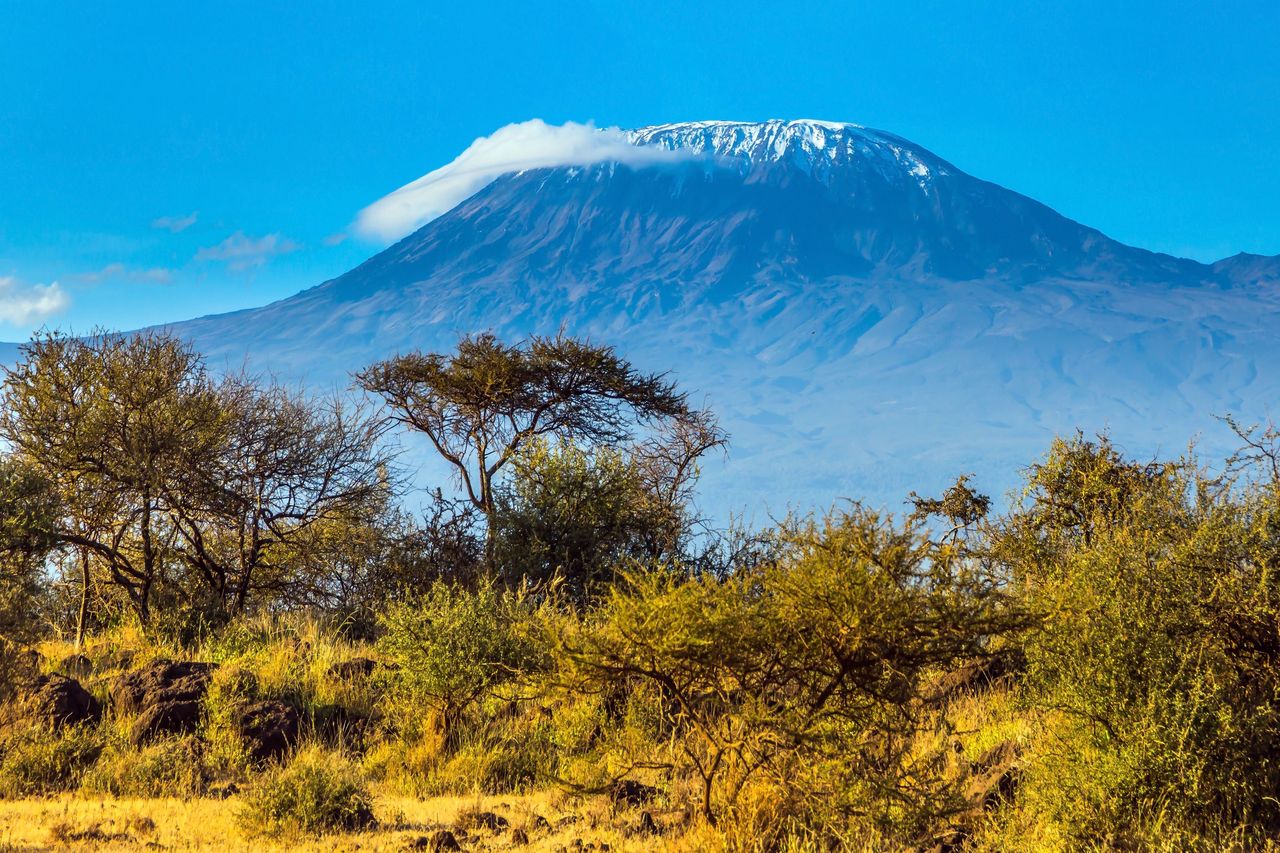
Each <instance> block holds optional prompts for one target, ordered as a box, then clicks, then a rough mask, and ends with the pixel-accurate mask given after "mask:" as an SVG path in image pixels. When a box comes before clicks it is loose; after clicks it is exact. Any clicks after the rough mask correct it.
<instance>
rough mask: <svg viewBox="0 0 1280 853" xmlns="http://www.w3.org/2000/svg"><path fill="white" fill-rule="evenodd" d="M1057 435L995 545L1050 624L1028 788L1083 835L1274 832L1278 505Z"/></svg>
mask: <svg viewBox="0 0 1280 853" xmlns="http://www.w3.org/2000/svg"><path fill="white" fill-rule="evenodd" d="M1278 494H1280V493H1278V492H1277V490H1276V489H1275V488H1274V487H1273V486H1272V485H1271V484H1263V485H1261V486H1249V485H1247V484H1246V485H1243V486H1239V487H1236V486H1233V484H1231V483H1230V482H1229V481H1224V480H1221V479H1210V478H1208V477H1206V476H1205V475H1204V474H1203V473H1202V472H1201V471H1200V470H1199V468H1198V467H1197V465H1196V463H1195V462H1194V460H1189V459H1188V460H1183V461H1179V462H1175V463H1168V464H1143V463H1135V462H1132V461H1129V460H1127V459H1125V458H1123V456H1122V455H1121V454H1120V453H1119V452H1118V451H1117V450H1116V449H1115V448H1114V447H1113V446H1112V445H1111V444H1110V443H1109V442H1108V441H1107V440H1106V439H1102V440H1100V441H1098V442H1096V443H1095V442H1088V441H1084V440H1083V439H1081V438H1077V439H1075V440H1073V441H1060V442H1057V443H1055V445H1054V447H1053V449H1052V451H1051V452H1050V454H1049V456H1048V457H1047V458H1046V459H1045V461H1044V462H1043V463H1041V464H1040V465H1037V466H1036V467H1035V468H1033V469H1032V472H1031V477H1030V482H1029V486H1028V490H1027V494H1026V499H1025V501H1024V504H1023V506H1022V508H1021V509H1020V510H1019V512H1017V513H1015V514H1014V515H1013V516H1012V517H1011V518H1010V520H1009V521H1008V523H1007V524H1006V526H1005V529H1004V530H1003V531H1002V533H1001V536H1000V539H999V540H998V541H997V543H996V553H997V554H998V555H999V557H1000V559H1001V560H1002V561H1003V562H1005V563H1006V564H1007V565H1008V566H1009V567H1010V571H1011V573H1012V574H1013V575H1014V576H1015V577H1017V578H1018V579H1019V583H1020V589H1021V593H1022V597H1023V599H1024V601H1025V602H1026V603H1027V605H1028V606H1029V607H1030V608H1032V609H1033V610H1034V611H1035V612H1036V613H1038V614H1039V617H1040V619H1039V622H1040V625H1041V628H1040V629H1039V630H1037V631H1035V632H1034V633H1033V634H1032V635H1031V636H1030V637H1029V638H1028V640H1027V649H1026V652H1027V658H1028V661H1029V666H1030V670H1029V673H1028V700H1029V701H1030V703H1031V704H1032V707H1033V708H1034V709H1036V710H1038V711H1040V712H1042V714H1043V717H1042V719H1044V720H1045V721H1046V722H1047V724H1048V729H1047V730H1046V731H1044V732H1043V733H1042V734H1041V736H1040V737H1039V738H1038V741H1039V743H1038V748H1037V749H1036V750H1034V752H1035V755H1034V761H1033V763H1032V767H1031V768H1030V775H1029V784H1028V785H1027V786H1026V787H1027V792H1026V793H1027V796H1028V798H1029V801H1030V803H1031V804H1032V805H1033V807H1034V808H1036V809H1038V810H1039V811H1040V812H1041V814H1042V815H1043V816H1044V817H1045V818H1046V819H1048V820H1050V821H1053V822H1055V823H1057V824H1058V825H1059V826H1060V827H1062V830H1063V832H1064V833H1066V834H1067V835H1068V837H1070V838H1071V839H1072V840H1073V842H1074V843H1075V844H1080V845H1116V844H1120V845H1125V844H1131V845H1137V846H1139V847H1141V846H1143V844H1144V843H1145V842H1144V841H1143V839H1148V838H1150V837H1151V833H1152V831H1153V827H1159V831H1158V834H1159V835H1160V836H1164V837H1172V835H1174V834H1177V833H1189V834H1190V835H1189V837H1194V836H1196V835H1197V834H1198V833H1201V832H1206V833H1210V834H1211V835H1212V834H1213V833H1216V832H1218V828H1221V827H1249V830H1248V831H1249V832H1257V833H1259V834H1261V835H1266V836H1271V835H1274V833H1275V832H1276V831H1280V803H1277V801H1276V800H1275V799H1274V798H1273V795H1274V792H1275V791H1276V790H1277V789H1278V788H1280V761H1277V760H1276V756H1277V755H1280V700H1278V699H1277V697H1280V639H1278V638H1280V577H1277V576H1276V573H1275V571H1274V566H1276V565H1277V564H1280V535H1278V533H1280V500H1278Z"/></svg>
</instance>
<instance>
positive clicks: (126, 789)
mask: <svg viewBox="0 0 1280 853" xmlns="http://www.w3.org/2000/svg"><path fill="white" fill-rule="evenodd" d="M202 752H203V750H202V746H201V743H200V742H199V741H198V740H197V739H196V738H195V737H190V736H189V737H183V738H164V739H161V740H160V741H158V742H156V743H154V744H151V745H150V746H146V747H144V748H142V749H135V748H133V747H130V746H129V745H128V744H125V743H121V744H118V745H117V744H112V745H111V746H109V747H108V748H107V749H106V750H104V751H103V753H102V756H101V757H100V758H99V759H98V761H97V762H96V763H95V764H94V765H93V767H92V768H90V769H89V770H88V772H87V773H86V774H85V776H84V781H83V783H82V787H83V788H84V790H86V791H89V792H92V793H97V794H109V795H111V796H113V797H197V796H200V795H201V794H203V793H204V791H205V778H204V768H203V765H204V760H203V754H202Z"/></svg>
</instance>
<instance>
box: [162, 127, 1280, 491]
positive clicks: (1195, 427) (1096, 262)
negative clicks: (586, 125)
mask: <svg viewBox="0 0 1280 853" xmlns="http://www.w3.org/2000/svg"><path fill="white" fill-rule="evenodd" d="M628 137H629V140H630V141H631V142H632V143H633V144H635V145H641V146H659V147H661V148H664V149H669V150H671V151H673V152H678V153H679V154H680V155H681V156H680V157H679V158H677V159H675V160H673V161H672V162H658V163H652V164H648V165H644V166H639V167H629V166H625V165H621V164H618V163H604V164H599V165H595V166H587V167H560V168H544V169H532V170H527V171H523V172H519V173H514V174H507V175H504V176H502V177H500V178H498V179H497V180H495V181H493V182H492V183H491V184H489V185H488V186H487V187H485V188H484V189H482V190H480V191H479V192H477V193H476V194H475V195H473V196H472V197H470V198H468V199H467V200H466V201H464V202H462V203H461V204H459V205H458V206H456V207H455V208H454V209H452V210H450V211H449V212H448V213H446V214H445V215H443V216H441V217H439V218H437V219H435V220H434V221H432V222H430V223H428V224H427V225H425V226H424V227H422V228H421V229H420V230H418V231H417V232H416V233H413V234H411V235H410V236H408V237H406V238H405V239H403V240H401V241H400V242H399V243H397V244H395V245H393V246H391V247H390V248H388V249H387V250H385V251H383V252H381V253H379V254H377V255H375V256H374V257H372V258H370V259H369V260H368V261H366V262H365V263H363V264H361V265H360V266H358V267H356V268H355V269H353V270H351V271H350V272H348V273H346V274H344V275H342V276H339V277H338V278H335V279H333V280H331V281H328V282H325V283H324V284H321V285H319V286H318V287H315V288H312V289H310V290H307V291H304V292H302V293H299V294H297V295H296V296H293V297H291V298H289V299H285V300H282V301H280V302H276V303H274V304H271V305H267V306H265V307H262V308H257V309H252V310H247V311H239V312H235V313H232V314H225V315H220V316H213V317H204V318H200V319H197V320H192V321H189V322H186V323H179V324H176V325H175V326H173V327H172V328H173V329H175V330H176V331H178V332H179V333H181V334H183V335H186V336H188V337H190V338H191V339H192V340H193V341H195V343H196V344H197V345H198V346H199V347H200V348H201V349H202V350H204V351H205V352H206V353H207V354H209V355H210V356H211V357H212V358H213V359H214V360H215V361H217V360H220V359H226V360H228V361H229V362H231V363H233V364H239V363H240V362H241V360H242V359H243V358H244V357H245V355H246V354H247V355H248V356H249V358H250V364H251V365H257V366H260V367H263V368H269V369H271V370H273V371H275V372H277V373H279V374H282V375H284V376H287V377H289V376H291V377H296V378H299V379H303V380H305V381H307V382H310V383H313V384H317V385H325V384H328V383H334V382H337V383H339V384H342V383H345V382H346V381H347V377H348V374H349V372H350V371H352V370H355V369H357V368H359V367H361V366H363V365H364V364H366V363H368V362H369V361H371V360H373V359H376V358H380V357H385V356H387V355H390V354H392V353H395V352H397V351H402V350H406V349H410V348H422V349H442V348H449V347H450V346H451V345H452V344H453V343H454V342H455V341H456V339H457V337H458V336H459V335H460V334H462V333H466V332H474V331H480V330H486V329H487V330H492V331H494V332H496V333H498V334H499V335H501V336H503V337H505V338H508V339H515V338H520V337H523V336H525V335H528V334H530V333H552V332H555V331H556V330H558V329H560V328H565V329H567V330H569V331H570V332H573V333H576V334H587V335H590V336H592V337H593V338H596V339H598V340H601V341H605V342H608V343H611V344H614V345H616V346H617V347H618V348H619V349H620V351H621V352H622V353H623V354H624V355H626V356H627V357H629V358H631V359H632V360H633V361H635V362H637V363H638V364H639V365H641V366H643V367H645V368H648V369H654V370H671V371H673V372H674V373H675V375H676V376H677V378H678V379H679V380H680V382H681V383H682V385H683V386H684V387H686V388H689V389H691V390H692V391H693V392H694V395H695V398H696V399H698V400H703V399H705V400H706V402H707V403H708V404H709V405H711V406H712V407H713V408H715V409H716V410H717V411H718V412H719V413H720V414H721V416H722V421H723V423H724V425H725V426H726V428H727V429H728V430H729V432H730V433H731V434H732V447H731V450H730V453H729V456H728V459H727V460H726V461H725V462H723V463H721V462H719V461H713V462H711V463H709V464H708V466H707V478H706V480H705V487H704V492H706V494H707V496H708V505H709V506H710V507H712V509H713V511H714V512H716V513H717V514H719V515H721V516H723V515H724V514H725V513H727V512H729V511H731V510H732V511H741V510H746V511H748V512H753V513H755V514H756V515H757V516H759V514H760V513H761V512H762V511H764V509H765V508H766V507H767V509H768V511H770V512H774V513H777V512H781V511H784V510H785V509H786V507H787V506H788V505H789V504H795V505H797V506H811V505H813V504H814V503H819V504H821V503H827V502H830V501H831V500H834V499H836V498H838V497H842V496H844V497H867V498H870V499H871V500H872V501H873V502H874V503H879V504H885V505H887V506H889V507H891V508H898V507H900V506H901V501H902V498H903V496H904V495H905V494H906V493H907V492H908V491H909V490H911V489H918V490H920V491H929V490H936V489H938V488H940V487H941V486H942V485H944V484H945V483H946V482H947V481H948V480H949V479H950V478H953V477H954V476H955V475H957V474H960V473H964V472H972V473H975V474H976V475H977V483H978V485H979V487H982V488H985V489H986V490H988V491H990V492H992V493H994V494H996V495H1000V494H1002V493H1003V492H1004V491H1005V490H1006V489H1008V488H1009V487H1010V486H1012V485H1013V484H1014V483H1015V481H1016V474H1017V466H1019V465H1025V464H1027V463H1029V462H1031V461H1033V460H1034V458H1035V457H1036V456H1037V455H1038V454H1040V453H1041V452H1043V451H1044V449H1045V448H1046V446H1047V443H1048V441H1049V439H1050V438H1051V437H1052V436H1053V435H1054V434H1056V433H1064V432H1070V431H1072V430H1074V429H1076V428H1080V429H1083V430H1086V431H1095V430H1100V429H1110V431H1111V432H1112V434H1113V436H1114V437H1115V438H1116V439H1117V440H1118V441H1119V442H1120V443H1121V444H1122V445H1124V446H1125V447H1127V448H1128V449H1129V450H1130V451H1131V452H1134V453H1138V454H1147V453H1154V452H1157V451H1159V452H1164V453H1177V452H1179V451H1180V450H1181V449H1183V448H1184V447H1185V445H1186V442H1187V441H1188V439H1190V438H1192V437H1193V435H1195V434H1196V433H1197V432H1198V431H1201V430H1206V432H1205V436H1204V448H1205V450H1207V451H1210V452H1218V451H1222V450H1225V449H1229V443H1228V442H1227V438H1228V436H1226V435H1225V434H1224V431H1223V430H1222V429H1220V428H1217V426H1216V422H1215V421H1214V420H1213V418H1212V415H1214V414H1221V413H1227V412H1233V413H1238V414H1240V415H1241V416H1242V417H1244V418H1246V419H1248V418H1251V417H1258V416H1261V415H1265V414H1266V413H1267V408H1268V406H1269V405H1270V403H1271V401H1273V400H1277V399H1280V396H1278V395H1277V392H1280V382H1278V380H1277V377H1280V370H1277V368H1280V347H1277V346H1276V343H1277V335H1276V332H1277V328H1278V327H1277V319H1278V318H1280V314H1278V313H1277V308H1278V307H1280V288H1278V287H1277V284H1280V257H1272V258H1266V257H1260V256H1248V255H1241V256H1236V257H1235V258H1229V259H1226V260H1224V261H1221V262H1219V263H1217V264H1212V265H1206V264H1201V263H1197V262H1195V261H1191V260H1186V259H1180V258H1174V257H1170V256H1168V255H1162V254H1156V253H1152V252H1148V251H1144V250H1142V249H1138V248H1134V247H1131V246H1126V245H1124V244H1122V243H1119V242H1117V241H1115V240H1112V239H1110V238H1108V237H1107V236H1105V235H1104V234H1102V233H1100V232H1099V231H1097V230H1095V229H1092V228H1089V227H1087V226H1085V225H1082V224H1080V223H1077V222H1073V221H1071V220H1070V219H1067V218H1065V217H1063V216H1061V215H1059V214H1057V213H1055V212H1054V211H1053V210H1051V209H1050V208H1048V207H1046V206H1045V205H1043V204H1040V203H1039V202H1036V201H1034V200H1033V199H1030V198H1027V197H1025V196H1022V195H1019V194H1018V193H1016V192H1012V191H1010V190H1007V189H1004V188H1002V187H999V186H997V185H995V184H992V183H989V182H987V181H983V180H981V179H978V178H975V177H973V176H970V175H968V174H965V173H964V172H963V171H961V170H960V169H958V168H956V167H955V166H953V165H952V164H950V163H948V162H947V161H945V160H943V159H941V158H940V157H938V156H936V155H934V154H932V153H931V152H929V151H926V150H924V149H923V148H921V147H920V146H918V145H915V144H913V143H911V142H909V141H907V140H905V139H901V138H899V137H897V136H894V135H892V134H889V133H884V132H881V131H876V130H870V129H866V128H862V127H858V126H856V125H850V124H836V123H829V122H818V121H768V122H762V123H744V122H693V123H686V124H670V125H661V126H657V127H649V128H643V129H640V130H636V131H632V132H630V133H629V135H628Z"/></svg>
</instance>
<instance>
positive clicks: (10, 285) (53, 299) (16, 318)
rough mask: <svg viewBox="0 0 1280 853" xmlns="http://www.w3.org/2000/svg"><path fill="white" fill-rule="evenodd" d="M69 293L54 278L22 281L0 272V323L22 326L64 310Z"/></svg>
mask: <svg viewBox="0 0 1280 853" xmlns="http://www.w3.org/2000/svg"><path fill="white" fill-rule="evenodd" d="M69 305H71V297H70V296H68V295H67V292H66V291H65V290H63V289H62V285H60V284H58V283H57V282H56V281H55V282H52V283H50V284H23V283H22V282H20V281H18V280H17V279H16V278H14V277H12V276H0V323H11V324H13V325H15V326H26V325H29V324H31V323H35V322H39V321H40V320H43V319H45V318H46V317H51V316H53V315H54V314H57V313H58V312H59V311H64V310H66V308H67V307H68V306H69Z"/></svg>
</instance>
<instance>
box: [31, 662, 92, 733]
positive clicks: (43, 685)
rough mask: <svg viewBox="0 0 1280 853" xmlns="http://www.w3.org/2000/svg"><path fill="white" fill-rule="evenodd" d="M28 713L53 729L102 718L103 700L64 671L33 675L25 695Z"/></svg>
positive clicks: (32, 718) (38, 721)
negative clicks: (54, 673)
mask: <svg viewBox="0 0 1280 853" xmlns="http://www.w3.org/2000/svg"><path fill="white" fill-rule="evenodd" d="M26 709H27V716H28V717H29V718H30V719H31V720H33V721H34V722H36V723H37V724H40V725H44V726H48V727H49V728H52V729H54V730H57V729H61V728H62V727H63V726H74V725H79V724H81V723H96V722H98V720H100V719H102V703H100V702H99V701H98V700H97V699H96V698H94V696H93V694H92V693H90V692H89V691H88V690H85V689H84V688H83V687H81V686H80V682H78V681H76V680H75V679H74V678H68V677H66V676H65V675H42V676H39V677H38V678H36V679H34V680H33V681H32V682H31V685H30V687H29V689H28V692H27V697H26Z"/></svg>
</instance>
